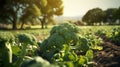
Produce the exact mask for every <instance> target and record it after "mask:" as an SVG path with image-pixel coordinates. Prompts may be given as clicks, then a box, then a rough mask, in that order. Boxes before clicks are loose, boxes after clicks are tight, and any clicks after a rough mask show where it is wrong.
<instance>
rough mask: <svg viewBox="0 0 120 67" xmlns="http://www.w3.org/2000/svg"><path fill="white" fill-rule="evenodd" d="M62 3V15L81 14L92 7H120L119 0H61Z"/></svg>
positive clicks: (104, 8)
mask: <svg viewBox="0 0 120 67" xmlns="http://www.w3.org/2000/svg"><path fill="white" fill-rule="evenodd" d="M91 4H92V5H91ZM63 5H64V14H63V15H62V16H67V17H75V16H83V15H84V14H85V13H86V12H87V11H88V10H90V9H93V8H101V9H102V10H106V9H108V8H118V7H120V0H92V1H91V0H84V1H83V0H63Z"/></svg>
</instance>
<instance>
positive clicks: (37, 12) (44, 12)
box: [0, 0, 63, 29]
mask: <svg viewBox="0 0 120 67" xmlns="http://www.w3.org/2000/svg"><path fill="white" fill-rule="evenodd" d="M0 3H1V6H0V8H1V9H0V21H1V22H4V23H7V22H9V23H12V29H17V23H18V22H20V21H21V22H22V25H21V28H22V27H23V25H24V23H26V22H27V21H30V20H32V19H36V18H39V19H40V20H41V24H42V28H44V26H45V24H47V20H48V19H47V18H49V17H52V16H54V15H57V16H59V15H62V14H63V6H62V0H1V1H0ZM3 19H4V20H3ZM46 26H47V25H46Z"/></svg>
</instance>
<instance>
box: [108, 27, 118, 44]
mask: <svg viewBox="0 0 120 67" xmlns="http://www.w3.org/2000/svg"><path fill="white" fill-rule="evenodd" d="M110 39H111V40H112V41H113V42H114V43H115V44H116V45H119V44H120V27H118V28H113V29H112V32H111V37H110Z"/></svg>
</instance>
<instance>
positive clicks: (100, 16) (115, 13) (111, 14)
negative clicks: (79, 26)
mask: <svg viewBox="0 0 120 67" xmlns="http://www.w3.org/2000/svg"><path fill="white" fill-rule="evenodd" d="M116 20H120V8H108V9H106V10H104V11H103V10H102V9H100V8H93V9H90V10H88V12H87V13H86V14H85V15H84V16H83V18H82V21H84V22H86V23H87V24H88V25H93V23H101V22H104V23H105V22H108V23H109V24H115V21H116Z"/></svg>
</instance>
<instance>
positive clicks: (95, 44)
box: [85, 33, 103, 50]
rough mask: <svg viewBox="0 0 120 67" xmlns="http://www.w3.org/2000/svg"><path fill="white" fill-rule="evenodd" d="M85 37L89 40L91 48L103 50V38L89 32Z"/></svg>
mask: <svg viewBox="0 0 120 67" xmlns="http://www.w3.org/2000/svg"><path fill="white" fill-rule="evenodd" d="M85 38H86V39H87V40H88V45H89V47H90V48H91V49H94V50H102V47H101V46H99V45H100V44H101V43H103V40H102V39H101V38H99V37H97V36H96V35H94V34H92V33H87V34H86V36H85Z"/></svg>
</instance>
